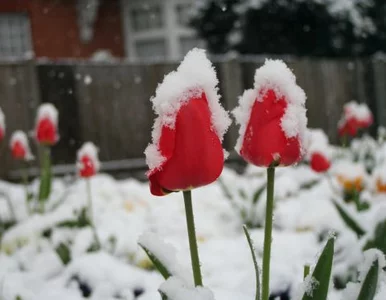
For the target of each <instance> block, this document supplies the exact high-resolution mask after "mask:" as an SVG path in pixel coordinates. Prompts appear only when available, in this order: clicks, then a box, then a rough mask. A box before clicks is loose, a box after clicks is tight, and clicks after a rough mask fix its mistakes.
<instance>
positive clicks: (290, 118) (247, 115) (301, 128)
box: [234, 60, 307, 167]
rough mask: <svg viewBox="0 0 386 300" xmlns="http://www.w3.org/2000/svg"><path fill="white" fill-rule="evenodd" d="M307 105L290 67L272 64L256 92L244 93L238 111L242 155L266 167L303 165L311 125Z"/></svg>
mask: <svg viewBox="0 0 386 300" xmlns="http://www.w3.org/2000/svg"><path fill="white" fill-rule="evenodd" d="M304 102H305V94H304V92H303V90H302V89H301V88H300V87H298V86H297V85H296V82H295V76H294V75H293V74H292V72H291V71H290V70H289V69H288V68H287V66H286V65H285V64H284V63H283V62H281V61H271V60H268V61H267V62H266V63H265V65H264V66H263V67H261V68H260V69H258V70H257V71H256V75H255V89H254V90H248V91H246V92H245V93H244V95H243V96H242V97H241V99H240V106H239V107H238V108H237V109H236V110H235V111H234V114H235V117H236V120H237V122H238V123H240V125H241V128H240V137H239V140H238V142H237V145H236V149H237V150H238V152H239V154H240V155H241V156H242V157H243V158H244V159H245V160H246V161H248V162H250V163H252V164H254V165H256V166H262V167H269V166H271V165H282V166H288V165H292V164H294V163H297V162H299V161H300V160H301V158H302V155H303V137H304V135H305V129H306V123H307V120H306V117H305V108H304Z"/></svg>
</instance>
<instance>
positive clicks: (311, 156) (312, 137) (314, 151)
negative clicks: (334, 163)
mask: <svg viewBox="0 0 386 300" xmlns="http://www.w3.org/2000/svg"><path fill="white" fill-rule="evenodd" d="M305 140H306V142H305V144H306V155H305V158H306V160H307V161H309V162H310V166H311V169H312V170H314V171H315V172H317V173H322V172H326V171H327V170H328V169H329V168H330V166H331V152H332V151H331V147H330V145H329V142H328V137H327V135H326V134H325V133H324V131H323V130H321V129H307V131H306V139H305Z"/></svg>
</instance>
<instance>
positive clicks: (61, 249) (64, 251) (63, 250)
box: [55, 243, 71, 265]
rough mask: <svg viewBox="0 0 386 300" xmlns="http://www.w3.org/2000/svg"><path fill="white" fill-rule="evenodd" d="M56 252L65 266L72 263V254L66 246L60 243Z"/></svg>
mask: <svg viewBox="0 0 386 300" xmlns="http://www.w3.org/2000/svg"><path fill="white" fill-rule="evenodd" d="M55 251H56V253H57V254H58V256H59V258H60V260H61V261H62V263H63V264H64V265H67V264H68V263H69V262H70V261H71V252H70V249H69V248H68V247H67V245H66V244H64V243H60V244H59V246H58V247H56V249H55Z"/></svg>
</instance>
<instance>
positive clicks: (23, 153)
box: [9, 130, 34, 161]
mask: <svg viewBox="0 0 386 300" xmlns="http://www.w3.org/2000/svg"><path fill="white" fill-rule="evenodd" d="M9 146H10V148H11V153H12V157H13V158H14V159H21V160H26V161H29V160H32V159H33V158H34V157H33V155H32V153H31V149H30V147H29V143H28V138H27V135H26V134H25V132H24V131H21V130H17V131H15V132H14V133H12V136H11V140H10V143H9Z"/></svg>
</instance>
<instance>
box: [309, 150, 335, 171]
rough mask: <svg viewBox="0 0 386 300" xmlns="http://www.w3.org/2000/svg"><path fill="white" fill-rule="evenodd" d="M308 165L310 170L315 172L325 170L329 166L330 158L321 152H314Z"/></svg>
mask: <svg viewBox="0 0 386 300" xmlns="http://www.w3.org/2000/svg"><path fill="white" fill-rule="evenodd" d="M310 165H311V168H312V170H314V171H315V172H317V173H322V172H326V171H327V170H328V169H329V168H330V166H331V163H330V160H329V159H328V158H327V157H326V156H325V155H323V153H321V152H314V153H312V155H311V161H310Z"/></svg>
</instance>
